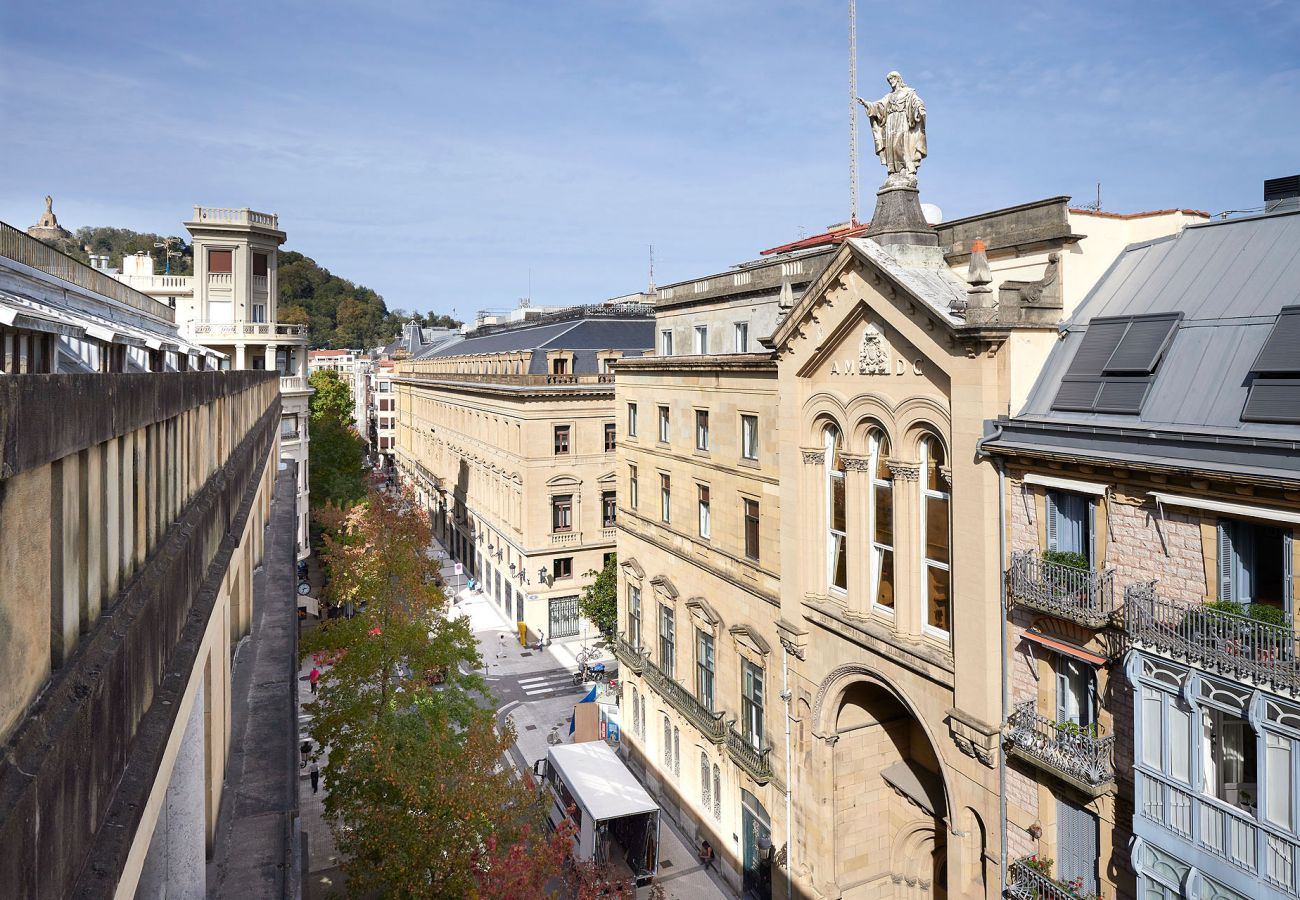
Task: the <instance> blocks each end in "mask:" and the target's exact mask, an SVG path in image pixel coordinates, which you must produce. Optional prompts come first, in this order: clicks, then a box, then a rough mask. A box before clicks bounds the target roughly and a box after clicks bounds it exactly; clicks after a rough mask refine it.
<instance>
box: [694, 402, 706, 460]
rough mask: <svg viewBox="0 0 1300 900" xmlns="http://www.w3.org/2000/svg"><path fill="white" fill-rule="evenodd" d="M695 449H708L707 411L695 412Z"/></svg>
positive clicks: (699, 410)
mask: <svg viewBox="0 0 1300 900" xmlns="http://www.w3.org/2000/svg"><path fill="white" fill-rule="evenodd" d="M695 449H696V450H708V449H709V411H708V410H707V409H697V410H696V411H695Z"/></svg>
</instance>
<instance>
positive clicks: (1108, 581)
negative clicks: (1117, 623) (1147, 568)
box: [1007, 550, 1116, 628]
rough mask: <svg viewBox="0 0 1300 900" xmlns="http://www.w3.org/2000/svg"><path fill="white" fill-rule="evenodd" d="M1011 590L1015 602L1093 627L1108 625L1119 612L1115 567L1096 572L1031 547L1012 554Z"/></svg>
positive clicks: (1009, 583)
mask: <svg viewBox="0 0 1300 900" xmlns="http://www.w3.org/2000/svg"><path fill="white" fill-rule="evenodd" d="M1007 592H1008V594H1010V596H1011V599H1012V601H1013V602H1014V603H1016V604H1018V605H1021V606H1025V607H1028V608H1030V609H1035V610H1038V611H1039V612H1045V613H1050V614H1051V615H1054V616H1057V617H1059V618H1062V619H1069V620H1070V621H1072V622H1078V623H1079V624H1080V625H1086V626H1088V627H1089V628H1101V627H1103V626H1105V625H1106V624H1107V623H1108V622H1109V621H1110V619H1111V616H1112V614H1113V613H1114V612H1115V609H1116V607H1115V570H1114V569H1107V570H1105V571H1104V572H1093V571H1089V570H1087V569H1076V568H1074V567H1073V566H1066V565H1062V564H1061V563H1056V562H1049V561H1047V560H1045V559H1042V558H1041V557H1039V556H1038V554H1037V553H1034V552H1033V551H1030V550H1017V551H1016V552H1014V553H1012V554H1011V565H1010V566H1009V567H1008V568H1007Z"/></svg>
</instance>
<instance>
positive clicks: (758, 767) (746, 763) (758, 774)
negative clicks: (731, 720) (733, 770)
mask: <svg viewBox="0 0 1300 900" xmlns="http://www.w3.org/2000/svg"><path fill="white" fill-rule="evenodd" d="M771 753H772V748H771V747H763V748H762V749H761V750H759V749H755V747H754V745H753V744H751V743H750V742H749V738H747V737H745V736H744V735H743V734H741V733H740V732H739V731H737V730H736V726H735V725H731V726H730V727H728V728H727V755H728V756H730V757H731V759H732V761H733V762H734V763H735V764H736V765H738V766H740V767H741V768H742V769H744V770H745V771H746V772H748V773H749V777H750V778H753V779H754V780H755V781H756V782H758V783H759V784H767V783H768V782H769V781H771V780H772V763H771V761H770V760H769V759H768V757H769V756H770V755H771Z"/></svg>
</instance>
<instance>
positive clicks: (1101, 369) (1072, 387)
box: [1052, 312, 1183, 415]
mask: <svg viewBox="0 0 1300 900" xmlns="http://www.w3.org/2000/svg"><path fill="white" fill-rule="evenodd" d="M1182 317H1183V314H1182V313H1181V312H1178V313H1158V314H1155V315H1148V316H1115V317H1107V318H1094V319H1092V320H1091V321H1090V322H1089V323H1088V330H1087V331H1086V332H1085V333H1084V335H1083V338H1082V339H1081V340H1080V341H1079V345H1078V348H1077V349H1076V350H1075V352H1074V358H1073V359H1072V360H1070V368H1069V369H1068V370H1066V373H1065V375H1064V377H1062V379H1061V386H1060V388H1059V389H1058V390H1057V392H1056V398H1055V399H1054V400H1053V401H1052V409H1060V410H1069V411H1074V412H1099V413H1119V414H1128V415H1136V414H1137V413H1139V412H1141V410H1142V401H1143V400H1144V399H1145V398H1146V394H1147V389H1148V388H1149V387H1150V386H1151V382H1152V380H1153V378H1154V377H1155V375H1154V373H1155V370H1156V366H1157V364H1159V362H1160V358H1161V356H1163V355H1164V352H1165V350H1166V348H1168V346H1169V343H1170V341H1171V340H1172V339H1173V336H1174V333H1175V332H1176V331H1177V329H1178V322H1179V320H1180V319H1182Z"/></svg>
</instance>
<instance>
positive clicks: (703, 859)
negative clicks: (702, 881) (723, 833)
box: [699, 841, 713, 872]
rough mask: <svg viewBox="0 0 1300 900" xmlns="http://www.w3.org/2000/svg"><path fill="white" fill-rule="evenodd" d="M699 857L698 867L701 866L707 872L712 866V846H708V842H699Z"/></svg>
mask: <svg viewBox="0 0 1300 900" xmlns="http://www.w3.org/2000/svg"><path fill="white" fill-rule="evenodd" d="M699 857H700V865H701V866H703V867H704V871H706V872H707V871H708V870H709V868H710V867H711V866H712V865H713V846H712V845H711V844H709V842H708V841H701V842H700V853H699Z"/></svg>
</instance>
